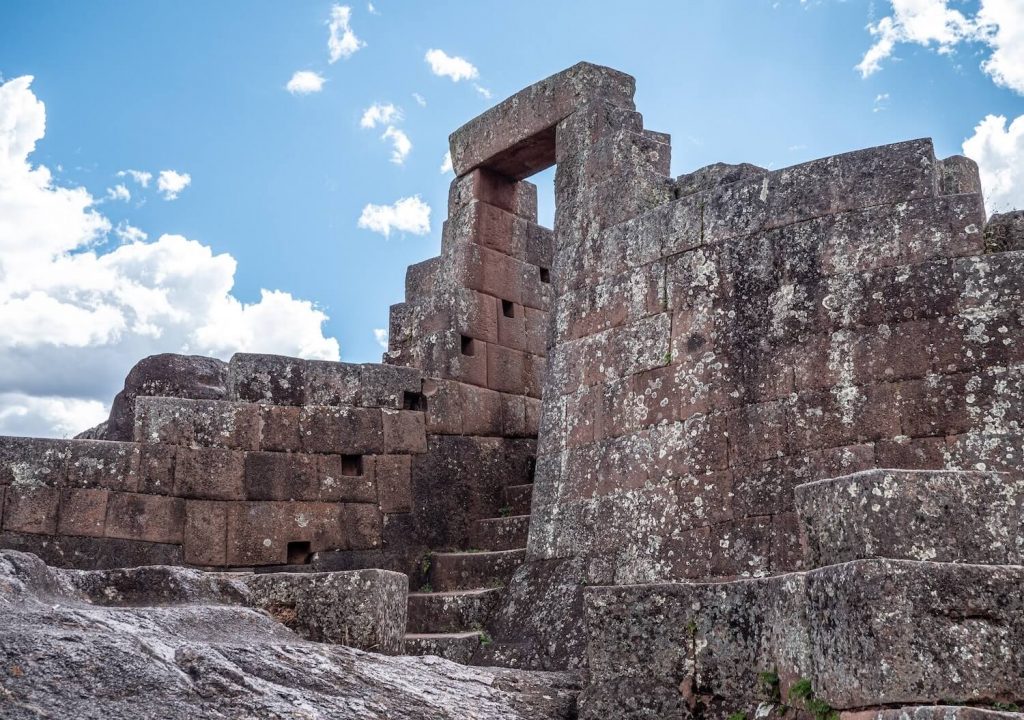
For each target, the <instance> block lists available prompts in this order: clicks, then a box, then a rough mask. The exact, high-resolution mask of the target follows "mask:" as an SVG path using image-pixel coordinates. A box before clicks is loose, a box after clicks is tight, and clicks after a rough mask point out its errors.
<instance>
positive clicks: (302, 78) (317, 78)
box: [284, 70, 326, 95]
mask: <svg viewBox="0 0 1024 720" xmlns="http://www.w3.org/2000/svg"><path fill="white" fill-rule="evenodd" d="M325 82H326V80H325V79H324V77H323V76H322V75H320V74H319V73H315V72H313V71H312V70H298V71H296V73H295V74H294V75H292V79H291V80H289V81H288V84H287V85H285V86H284V89H285V90H287V91H288V92H290V93H291V94H292V95H309V94H310V93H316V92H320V91H321V90H323V88H324V83H325Z"/></svg>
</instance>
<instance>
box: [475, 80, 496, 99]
mask: <svg viewBox="0 0 1024 720" xmlns="http://www.w3.org/2000/svg"><path fill="white" fill-rule="evenodd" d="M473 88H474V89H475V90H476V93H477V95H479V96H480V97H482V98H483V99H484V100H490V99H491V97H492V96H491V91H490V90H488V89H487V88H485V87H484V86H483V85H480V84H479V83H473Z"/></svg>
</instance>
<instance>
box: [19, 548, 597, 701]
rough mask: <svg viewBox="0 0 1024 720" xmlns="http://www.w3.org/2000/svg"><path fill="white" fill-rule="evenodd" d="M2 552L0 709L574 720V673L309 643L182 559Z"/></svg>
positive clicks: (239, 589) (237, 590)
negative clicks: (109, 559)
mask: <svg viewBox="0 0 1024 720" xmlns="http://www.w3.org/2000/svg"><path fill="white" fill-rule="evenodd" d="M153 578H154V575H153V574H152V572H150V571H147V570H145V569H139V570H118V571H92V572H83V571H75V570H61V569H56V568H51V567H48V566H46V565H45V564H44V563H43V562H42V561H40V560H39V559H38V558H37V557H35V556H34V555H29V554H25V553H19V552H14V551H0V718H4V719H8V718H9V719H15V718H61V719H64V718H77V719H80V720H86V719H88V718H102V719H103V720H118V719H120V718H126V719H127V718H132V720H137V719H139V718H160V719H161V720H174V719H176V718H182V719H183V720H184V719H185V718H188V719H189V720H192V719H195V718H231V719H232V720H235V719H241V718H261V719H264V718H289V719H293V718H294V719H298V718H302V719H304V720H305V719H313V718H331V719H332V720H340V719H344V718H360V720H363V719H366V718H388V719H389V720H395V719H399V718H409V719H414V718H460V719H465V718H508V719H510V720H512V719H514V718H531V719H534V718H571V717H575V712H576V711H575V696H576V693H577V691H578V690H579V685H578V682H577V681H576V679H575V678H574V677H573V676H571V675H567V674H562V673H541V672H523V671H514V670H502V669H497V668H471V667H466V666H462V665H457V664H455V663H451V662H448V661H446V660H441V659H439V658H434V657H389V656H384V655H377V654H375V653H367V652H362V651H360V650H355V649H351V648H347V647H342V646H338V645H326V644H320V643H315V642H310V641H307V640H304V639H302V638H300V637H299V636H297V635H295V634H294V633H293V632H292V631H291V630H289V629H287V628H286V627H284V626H283V625H281V624H280V623H278V622H276V621H275V620H274V619H272V618H271V616H270V615H268V614H267V613H265V612H263V611H260V610H255V609H252V608H249V607H246V606H245V605H244V602H245V594H246V592H248V590H247V588H246V587H245V586H244V585H243V584H242V583H237V582H232V581H231V580H225V579H223V578H215V577H212V576H207V575H204V574H203V573H200V572H197V571H193V570H186V569H181V568H173V569H167V568H162V569H161V573H160V581H159V582H158V583H154V582H153Z"/></svg>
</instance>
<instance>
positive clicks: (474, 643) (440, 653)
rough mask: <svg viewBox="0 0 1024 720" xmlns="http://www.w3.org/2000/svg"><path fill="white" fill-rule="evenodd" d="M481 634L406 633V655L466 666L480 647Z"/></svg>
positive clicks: (477, 632)
mask: <svg viewBox="0 0 1024 720" xmlns="http://www.w3.org/2000/svg"><path fill="white" fill-rule="evenodd" d="M482 639H483V633H482V632H480V631H478V630H474V631H472V632H459V633H407V634H406V636H405V654H406V655H436V656H437V657H442V658H445V659H446V660H451V661H452V662H457V663H462V664H463V665H468V664H469V661H470V660H472V659H473V654H474V653H476V651H477V648H479V647H480V641H481V640H482Z"/></svg>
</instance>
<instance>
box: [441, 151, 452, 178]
mask: <svg viewBox="0 0 1024 720" xmlns="http://www.w3.org/2000/svg"><path fill="white" fill-rule="evenodd" d="M453 170H454V168H453V167H452V151H451V150H449V151H448V152H446V153H445V154H444V158H442V160H441V172H442V173H450V172H453Z"/></svg>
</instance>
